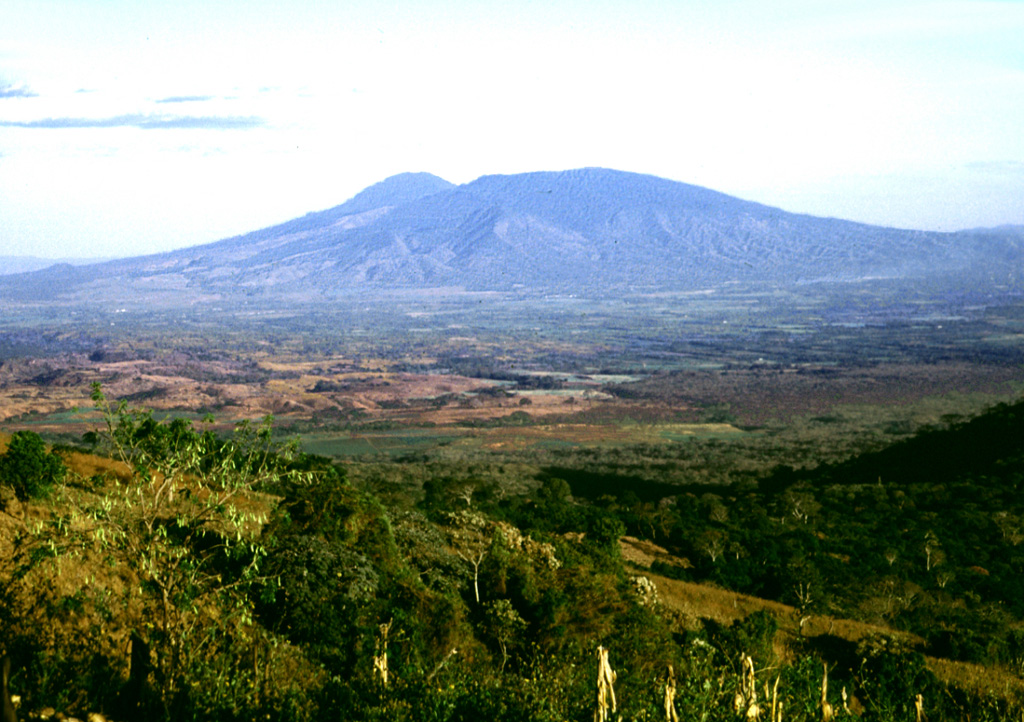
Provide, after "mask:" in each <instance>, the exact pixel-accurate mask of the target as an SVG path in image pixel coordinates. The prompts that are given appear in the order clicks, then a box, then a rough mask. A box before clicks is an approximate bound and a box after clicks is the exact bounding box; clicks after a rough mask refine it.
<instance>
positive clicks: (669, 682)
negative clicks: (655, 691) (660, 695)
mask: <svg viewBox="0 0 1024 722" xmlns="http://www.w3.org/2000/svg"><path fill="white" fill-rule="evenodd" d="M665 722H679V715H678V714H676V671H675V670H674V669H672V665H671V664H670V665H669V666H668V678H667V679H666V680H665Z"/></svg>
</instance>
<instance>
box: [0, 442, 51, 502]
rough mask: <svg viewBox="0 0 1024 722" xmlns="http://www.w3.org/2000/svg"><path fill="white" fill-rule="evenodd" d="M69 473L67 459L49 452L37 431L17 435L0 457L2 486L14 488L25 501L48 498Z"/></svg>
mask: <svg viewBox="0 0 1024 722" xmlns="http://www.w3.org/2000/svg"><path fill="white" fill-rule="evenodd" d="M66 474H67V468H66V467H65V466H64V462H63V460H61V458H60V457H59V456H58V455H57V454H54V453H48V452H47V451H46V445H45V444H44V443H43V440H42V439H41V438H40V436H39V434H37V433H35V432H34V431H16V432H14V435H13V436H12V437H11V442H10V443H9V444H8V445H7V451H6V452H5V453H4V454H3V455H2V456H0V484H6V485H7V486H10V487H12V488H13V489H14V493H15V494H16V495H17V496H18V498H19V499H22V500H25V499H35V498H39V497H44V496H46V495H47V494H49V493H50V490H51V489H52V488H53V487H54V485H56V484H59V483H60V482H61V481H63V480H64V477H65V475H66Z"/></svg>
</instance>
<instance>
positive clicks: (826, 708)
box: [821, 664, 834, 722]
mask: <svg viewBox="0 0 1024 722" xmlns="http://www.w3.org/2000/svg"><path fill="white" fill-rule="evenodd" d="M833 716H834V713H833V711H832V705H830V704H829V703H828V665H827V664H822V673H821V719H822V722H832V717H833Z"/></svg>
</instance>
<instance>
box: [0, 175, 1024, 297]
mask: <svg viewBox="0 0 1024 722" xmlns="http://www.w3.org/2000/svg"><path fill="white" fill-rule="evenodd" d="M1022 254H1024V237H1022V235H1021V234H1020V233H1019V230H1018V229H1012V228H1008V229H994V230H987V231H971V232H964V233H928V232H918V231H907V230H897V229H892V228H881V227H876V226H869V225H865V224H859V223H853V222H849V221H842V220H836V219H827V218H815V217H811V216H804V215H797V214H792V213H787V212H785V211H781V210H778V209H775V208H770V207H768V206H764V205H760V204H757V203H752V202H748V201H744V200H740V199H737V198H733V197H730V196H727V195H724V194H722V193H717V192H715V191H711V190H708V189H705V188H700V187H697V186H692V185H687V184H684V183H679V182H675V181H670V180H665V179H662V178H657V177H653V176H645V175H638V174H632V173H625V172H621V171H614V170H607V169H601V168H585V169H580V170H572V171H564V172H540V173H526V174H521V175H511V176H484V177H482V178H479V179H477V180H475V181H473V182H470V183H466V184H464V185H461V186H455V185H452V184H451V183H448V182H447V181H444V180H442V179H440V178H438V177H436V176H432V175H430V174H425V173H420V174H404V175H399V176H394V177H392V178H389V179H387V180H385V181H383V182H381V183H379V184H377V185H375V186H371V187H370V188H367V189H366V190H364V191H363V192H361V193H359V194H357V195H356V196H355V197H354V198H352V199H351V200H349V201H347V202H346V203H344V204H342V205H340V206H337V207H335V208H332V209H329V210H326V211H321V212H317V213H310V214H307V215H306V216H303V217H302V218H298V219H295V220H293V221H289V222H287V223H284V224H281V225H278V226H274V227H272V228H267V229H263V230H260V231H255V232H253V233H250V234H247V235H243V236H239V237H236V238H229V239H225V240H223V241H218V242H216V243H212V244H208V245H204V246H198V247H193V248H187V249H183V250H179V251H174V252H171V253H164V254H159V255H155V256H146V257H140V258H133V259H123V260H118V261H112V262H108V263H103V264H95V265H89V266H83V267H70V266H67V265H63V266H57V267H53V268H49V269H45V270H41V271H37V272H34V273H28V274H20V275H16V276H8V277H4V278H2V279H0V301H6V302H8V303H44V304H48V303H52V302H57V303H82V304H95V303H100V304H111V303H114V304H117V303H124V304H133V305H138V304H141V305H142V306H146V307H150V306H151V307H167V306H180V305H182V304H185V305H189V304H199V303H221V304H223V303H238V304H246V303H253V304H258V305H262V306H268V305H269V306H273V305H274V304H277V303H309V302H314V303H315V302H319V301H322V300H326V299H335V300H338V299H344V298H346V297H348V296H361V295H365V294H366V293H375V294H381V293H384V294H388V295H394V294H396V293H409V292H414V293H424V292H436V291H437V290H439V289H444V290H448V291H451V290H453V289H461V290H465V291H472V292H480V291H498V292H505V293H508V292H515V293H518V294H523V293H527V294H530V293H533V294H545V293H567V294H577V295H581V296H587V297H593V296H601V297H604V298H609V297H612V298H614V297H616V296H622V295H627V294H636V293H647V292H652V293H653V292H661V291H685V290H695V289H703V288H708V287H722V286H725V285H728V284H736V283H741V284H761V285H765V284H768V285H770V286H779V285H781V286H790V287H792V286H796V285H806V284H812V283H822V282H829V283H843V284H849V283H853V282H858V281H863V280H867V279H891V280H895V281H922V280H925V281H928V280H930V281H941V282H945V281H948V280H949V279H958V280H960V281H961V282H964V281H965V280H968V281H969V280H970V279H974V280H975V281H978V280H981V281H984V283H986V284H989V283H996V282H1002V281H1008V280H1010V279H1012V278H1013V274H1014V271H1015V270H1016V269H1019V267H1020V265H1021V259H1022V257H1024V256H1022Z"/></svg>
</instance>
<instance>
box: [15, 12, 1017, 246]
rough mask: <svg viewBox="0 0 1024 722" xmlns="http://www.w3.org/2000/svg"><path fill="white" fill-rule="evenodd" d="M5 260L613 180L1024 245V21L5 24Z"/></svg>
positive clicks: (542, 15)
mask: <svg viewBox="0 0 1024 722" xmlns="http://www.w3.org/2000/svg"><path fill="white" fill-rule="evenodd" d="M0 17H2V22H0V255H33V256H41V257H48V258H59V257H111V256H131V255H141V254H145V253H154V252H160V251H166V250H170V249H174V248H180V247H184V246H192V245H197V244H200V243H206V242H210V241H214V240H217V239H220V238H224V237H228V236H232V235H237V234H240V233H245V232H248V231H251V230H256V229H258V228H262V227H265V226H268V225H272V224H274V223H279V222H282V221H285V220H288V219H290V218H294V217H297V216H301V215H303V214H305V213H307V212H309V211H315V210H321V209H324V208H329V207H331V206H335V205H338V204H339V203H342V202H344V201H345V200H347V199H348V198H350V197H352V196H353V195H355V194H356V193H357V192H359V191H360V190H361V189H363V188H365V187H366V186H369V185H371V184H373V183H376V182H378V181H380V180H383V179H384V178H386V177H388V176H391V175H394V174H396V173H402V172H407V171H427V172H430V173H434V174H436V175H439V176H441V177H442V178H445V179H446V180H449V181H451V182H453V183H465V182H468V181H471V180H473V179H475V178H477V177H479V176H481V175H487V174H492V173H502V174H504V173H523V172H529V171H538V170H563V169H569V168H579V167H585V166H601V167H607V168H615V169H619V170H625V171H633V172H638V173H649V174H653V175H658V176H661V177H664V178H670V179H672V180H677V181H682V182H685V183H692V184H696V185H700V186H705V187H708V188H713V189H715V190H718V191H722V192H725V193H729V194H731V195H735V196H739V197H741V198H744V199H747V200H753V201H758V202H761V203H765V204H768V205H773V206H778V207H780V208H784V209H785V210H789V211H795V212H801V213H810V214H813V215H819V216H830V217H838V218H848V219H852V220H857V221H863V222H868V223H876V224H880V225H888V226H896V227H902V228H917V229H927V230H947V231H948V230H959V229H963V228H973V227H981V226H997V225H1002V224H1024V41H1022V38H1024V0H949V1H941V2H940V1H933V0H922V1H909V0H846V1H843V2H837V1H835V0H663V1H656V0H650V1H646V0H580V1H576V0H564V1H563V0H542V1H538V2H534V1H533V0H512V1H511V2H510V1H509V0H501V1H500V2H492V1H491V0H478V1H476V2H470V1H469V0H444V1H443V2H436V1H435V0H418V1H417V2H403V1H402V0H396V1H394V2H370V1H361V0H351V1H349V2H329V1H328V0H318V1H317V2H311V1H309V0H290V1H289V2H287V3H285V2H281V1H279V0H273V1H269V0H238V1H236V0H219V1H214V0H199V1H195V0H172V1H170V2H165V1H164V0H147V2H141V1H139V0H2V7H0Z"/></svg>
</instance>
